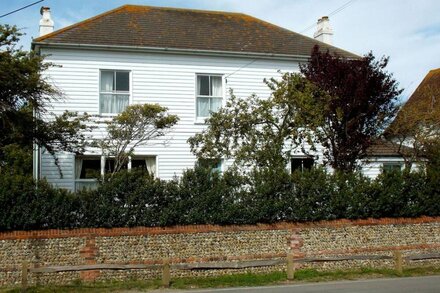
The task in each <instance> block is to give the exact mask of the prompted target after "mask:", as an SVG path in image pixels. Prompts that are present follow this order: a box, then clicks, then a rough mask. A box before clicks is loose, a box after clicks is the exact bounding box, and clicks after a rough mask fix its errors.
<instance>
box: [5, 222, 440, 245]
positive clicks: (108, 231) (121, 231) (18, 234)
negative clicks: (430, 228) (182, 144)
mask: <svg viewBox="0 0 440 293" xmlns="http://www.w3.org/2000/svg"><path fill="white" fill-rule="evenodd" d="M424 223H440V217H419V218H381V219H372V218H369V219H360V220H348V219H340V220H331V221H318V222H304V223H288V222H279V223H275V224H257V225H228V226H220V225H187V226H173V227H133V228H79V229H70V230H68V229H64V230H63V229H50V230H33V231H10V232H0V240H15V239H50V238H69V237H105V236H109V237H112V236H113V237H115V236H139V235H157V234H180V233H188V234H190V233H209V232H239V231H267V230H296V229H302V228H340V227H350V226H374V225H405V224H424Z"/></svg>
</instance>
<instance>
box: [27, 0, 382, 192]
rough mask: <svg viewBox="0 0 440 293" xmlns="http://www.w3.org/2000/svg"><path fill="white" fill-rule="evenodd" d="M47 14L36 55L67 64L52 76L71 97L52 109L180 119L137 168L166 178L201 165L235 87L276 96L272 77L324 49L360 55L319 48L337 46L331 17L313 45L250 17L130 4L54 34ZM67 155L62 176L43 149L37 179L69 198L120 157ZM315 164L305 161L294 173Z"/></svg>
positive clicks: (146, 149)
mask: <svg viewBox="0 0 440 293" xmlns="http://www.w3.org/2000/svg"><path fill="white" fill-rule="evenodd" d="M41 12H42V20H41V21H40V34H41V36H40V37H39V38H36V39H34V41H33V43H32V47H33V49H34V50H35V51H36V52H38V53H40V54H44V55H46V56H47V57H46V60H47V61H48V62H52V63H54V64H56V65H58V66H56V67H52V68H50V69H49V70H48V71H47V72H46V74H47V77H48V78H49V80H50V82H51V83H52V84H53V85H54V86H55V87H57V88H58V89H59V90H61V91H62V92H63V93H64V98H63V99H61V100H58V101H54V102H53V103H52V105H51V106H52V109H50V110H51V111H53V112H54V113H55V114H61V113H62V112H63V111H65V110H71V111H78V112H88V113H89V114H92V115H97V116H99V117H102V118H101V119H103V120H105V119H108V117H111V116H112V115H115V114H117V113H118V112H120V111H122V110H123V109H124V107H126V106H127V105H129V104H134V103H159V104H160V105H163V106H165V107H168V108H169V112H170V113H172V114H176V115H178V116H179V118H180V121H179V123H178V125H177V126H175V127H174V129H173V131H172V132H171V133H170V134H169V135H168V136H167V137H164V138H161V139H157V140H155V141H154V142H152V143H150V144H148V145H145V146H142V147H139V148H137V149H136V151H135V156H134V157H133V158H131V162H130V164H129V168H130V167H134V166H144V167H145V168H147V169H148V170H150V171H152V172H154V173H155V176H157V177H159V178H163V179H171V178H173V177H174V176H179V175H180V174H181V173H182V172H183V171H184V170H185V169H187V168H191V167H193V166H194V163H195V157H194V156H193V155H192V154H191V153H190V149H189V145H188V144H187V139H188V138H189V137H190V136H192V135H193V134H194V133H196V132H198V131H201V130H202V129H204V127H206V125H205V124H204V122H203V121H204V119H205V118H206V117H207V116H208V115H209V111H210V110H211V111H215V110H216V109H218V108H219V107H220V106H221V105H222V104H223V103H224V102H225V100H226V99H227V98H228V95H229V89H233V90H234V93H235V94H236V95H237V96H238V97H247V96H249V95H251V94H253V93H255V94H257V95H258V96H260V97H265V96H266V97H267V96H268V95H269V94H270V91H269V89H268V88H267V86H266V85H265V84H264V83H263V79H264V78H271V77H277V76H279V72H278V71H282V72H286V71H298V69H299V63H300V62H305V61H306V60H307V59H308V57H309V56H310V52H311V50H312V48H313V46H314V45H315V44H319V46H321V47H322V48H323V49H329V50H330V51H331V52H335V53H338V54H340V55H342V56H346V57H357V56H356V55H354V54H352V53H349V52H347V51H344V50H341V49H339V48H336V47H333V46H331V45H329V44H327V43H324V42H321V41H320V40H322V41H327V42H331V36H332V34H333V32H332V30H331V28H330V26H329V25H328V18H322V19H321V20H320V21H319V23H318V25H319V28H318V31H317V33H316V34H315V37H316V38H317V39H312V38H308V37H306V36H303V35H301V34H298V33H295V32H292V31H289V30H287V29H284V28H281V27H278V26H276V25H273V24H270V23H267V22H265V21H262V20H260V19H257V18H254V17H252V16H249V15H245V14H241V13H229V12H217V11H201V10H189V9H176V8H159V7H148V6H133V5H125V6H122V7H119V8H116V9H114V10H111V11H108V12H106V13H103V14H100V15H97V16H95V17H93V18H90V19H87V20H85V21H82V22H79V23H76V24H74V25H71V26H68V27H65V28H63V29H60V30H57V31H53V21H52V20H51V16H50V10H49V8H47V7H43V8H42V10H41ZM103 131H104V130H102V129H97V130H95V132H94V135H95V136H96V137H99V136H102V135H103ZM58 157H59V163H60V166H61V169H62V174H63V176H60V173H59V172H58V169H57V167H56V166H55V164H54V161H53V159H52V157H51V156H50V155H49V154H47V153H45V152H44V151H42V150H39V151H38V152H37V153H36V154H35V161H36V164H35V166H36V170H35V172H36V174H38V176H41V177H45V178H46V179H47V180H48V181H49V182H51V183H53V184H55V185H57V186H59V187H62V188H67V189H70V190H75V189H78V188H81V187H83V186H87V185H89V184H94V179H91V178H93V177H95V176H96V174H102V173H104V172H105V171H106V170H107V169H110V168H111V165H112V160H111V158H105V157H103V156H101V155H100V154H97V153H96V152H92V151H91V150H90V151H88V152H86V153H85V154H84V155H83V156H78V157H75V155H73V154H69V153H62V154H58ZM311 163H312V162H310V161H309V160H307V159H305V158H304V157H301V156H299V157H298V158H296V159H295V160H293V162H292V166H293V167H294V168H303V167H307V166H308V165H310V164H311ZM229 164H230V162H222V165H221V166H218V167H219V168H222V169H224V168H227V167H228V165H229ZM373 168H376V167H373ZM376 169H377V168H376ZM369 172H370V171H369ZM373 173H374V172H373Z"/></svg>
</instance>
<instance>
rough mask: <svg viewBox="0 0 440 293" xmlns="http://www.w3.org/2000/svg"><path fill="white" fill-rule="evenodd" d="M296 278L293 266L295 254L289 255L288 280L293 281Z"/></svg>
mask: <svg viewBox="0 0 440 293" xmlns="http://www.w3.org/2000/svg"><path fill="white" fill-rule="evenodd" d="M294 277H295V266H294V264H293V254H291V253H287V280H290V281H291V280H293V279H294Z"/></svg>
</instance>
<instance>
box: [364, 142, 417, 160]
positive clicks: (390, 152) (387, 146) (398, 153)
mask: <svg viewBox="0 0 440 293" xmlns="http://www.w3.org/2000/svg"><path fill="white" fill-rule="evenodd" d="M411 150H412V149H411V148H410V147H407V146H403V145H398V144H394V143H392V142H390V141H385V140H382V139H378V140H376V141H374V142H373V144H371V146H370V147H369V148H368V149H367V155H368V156H369V157H402V154H404V153H409V152H410V151H411Z"/></svg>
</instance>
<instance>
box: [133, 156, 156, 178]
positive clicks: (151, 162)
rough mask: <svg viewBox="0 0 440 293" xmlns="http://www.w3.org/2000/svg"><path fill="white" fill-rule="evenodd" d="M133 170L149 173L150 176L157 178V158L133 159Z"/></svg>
mask: <svg viewBox="0 0 440 293" xmlns="http://www.w3.org/2000/svg"><path fill="white" fill-rule="evenodd" d="M131 169H138V170H143V171H146V172H148V174H150V175H153V176H156V169H157V164H156V157H154V156H146V157H133V158H132V159H131Z"/></svg>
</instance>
